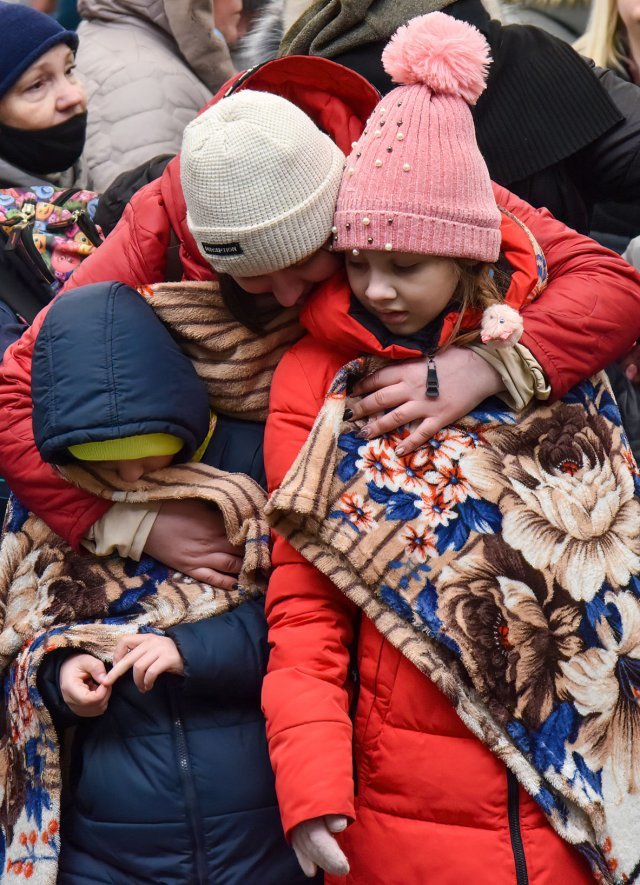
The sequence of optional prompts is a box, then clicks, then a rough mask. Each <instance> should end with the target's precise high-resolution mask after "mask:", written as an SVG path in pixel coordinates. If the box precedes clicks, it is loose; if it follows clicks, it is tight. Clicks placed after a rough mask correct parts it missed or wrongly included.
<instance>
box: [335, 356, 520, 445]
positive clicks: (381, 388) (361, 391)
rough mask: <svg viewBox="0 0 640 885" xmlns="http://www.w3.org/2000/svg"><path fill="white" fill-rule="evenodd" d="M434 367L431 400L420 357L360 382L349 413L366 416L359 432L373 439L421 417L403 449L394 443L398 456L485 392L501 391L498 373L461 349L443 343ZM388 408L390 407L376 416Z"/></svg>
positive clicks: (469, 408)
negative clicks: (437, 387) (435, 380)
mask: <svg viewBox="0 0 640 885" xmlns="http://www.w3.org/2000/svg"><path fill="white" fill-rule="evenodd" d="M436 366H437V370H438V380H439V382H440V396H438V397H433V398H431V397H428V396H426V394H425V385H426V378H427V361H426V359H424V357H421V358H419V359H414V360H404V361H403V362H400V363H394V365H392V366H385V367H384V368H383V369H378V371H377V372H373V374H371V375H369V376H368V377H367V378H363V379H362V380H361V381H359V382H358V383H357V384H356V386H355V387H354V391H353V393H354V396H362V399H361V400H360V401H359V402H358V401H356V402H355V404H354V405H353V406H352V410H351V411H352V412H353V417H354V419H357V418H366V417H369V419H370V420H369V421H368V423H367V424H366V425H365V426H364V427H363V428H362V430H361V431H360V432H361V434H362V435H363V436H366V438H367V439H372V438H373V437H374V436H380V435H381V434H382V433H390V432H391V431H392V430H395V429H396V428H398V427H401V426H402V425H403V424H409V423H410V422H411V421H416V420H420V422H421V423H420V424H419V425H418V426H417V427H416V428H415V430H414V431H413V432H412V433H411V434H410V435H409V436H408V437H407V438H406V439H404V440H403V441H402V451H401V447H400V446H398V447H396V452H397V454H399V455H406V454H409V452H413V451H415V450H416V449H417V448H419V447H420V446H423V445H425V443H427V442H428V441H429V440H430V439H431V437H432V436H433V435H434V433H437V432H438V430H442V428H443V427H447V426H448V425H449V424H453V423H454V422H455V421H457V420H458V419H459V418H462V417H463V416H464V415H467V414H468V413H469V412H471V411H472V410H473V409H474V408H475V407H476V406H477V405H478V404H479V403H481V402H482V401H483V400H485V399H486V398H487V397H488V396H494V395H495V394H496V393H500V392H501V391H502V390H504V384H503V383H502V378H501V377H500V375H499V373H498V372H496V370H495V369H494V368H492V367H491V366H490V365H489V363H488V362H486V360H483V359H482V357H481V356H478V355H477V354H476V353H474V352H473V351H472V350H468V349H467V348H465V347H448V348H447V349H446V350H445V351H444V352H443V353H439V354H438V355H437V356H436ZM387 409H391V410H392V411H389V412H387V414H385V415H382V416H381V417H376V416H377V415H378V413H380V412H384V411H386V410H387ZM371 416H374V417H373V418H372V417H371Z"/></svg>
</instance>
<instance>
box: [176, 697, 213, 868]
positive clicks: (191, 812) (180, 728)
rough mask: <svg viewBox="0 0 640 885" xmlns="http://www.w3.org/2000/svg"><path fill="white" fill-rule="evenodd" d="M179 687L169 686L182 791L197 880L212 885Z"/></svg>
mask: <svg viewBox="0 0 640 885" xmlns="http://www.w3.org/2000/svg"><path fill="white" fill-rule="evenodd" d="M176 692H177V689H176V687H175V686H174V685H169V686H168V687H167V693H168V695H169V703H170V705H171V720H172V724H173V735H174V738H175V743H176V754H177V757H178V770H179V772H180V781H181V782H182V792H183V795H184V804H185V809H186V812H187V822H188V825H189V829H190V830H191V836H192V839H193V849H194V860H195V868H196V878H195V881H196V882H197V883H198V885H211V883H210V880H209V879H208V878H207V862H206V856H205V848H204V832H203V829H202V815H201V813H200V807H199V803H198V794H197V792H196V787H195V784H194V781H193V772H192V770H191V760H190V759H189V748H188V747H187V738H186V735H185V731H184V723H183V721H182V716H181V715H180V711H179V709H178V699H177V694H176Z"/></svg>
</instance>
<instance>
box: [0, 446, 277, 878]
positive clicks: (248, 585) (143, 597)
mask: <svg viewBox="0 0 640 885" xmlns="http://www.w3.org/2000/svg"><path fill="white" fill-rule="evenodd" d="M66 473H67V475H68V478H69V479H71V480H73V481H75V482H76V483H77V484H78V485H81V486H82V487H83V488H86V489H87V490H88V491H91V492H93V493H94V494H96V495H100V496H102V497H106V498H110V499H112V500H118V501H131V502H140V501H162V500H166V499H168V498H171V499H175V498H197V499H199V500H203V501H208V502H211V503H214V504H216V506H217V507H219V508H220V511H221V512H222V515H223V517H224V521H225V526H226V530H227V536H228V538H229V540H230V541H231V542H232V543H233V544H238V545H244V547H245V555H244V561H243V567H242V571H241V572H240V575H239V578H238V585H237V589H235V590H233V591H224V590H219V589H217V588H213V587H210V586H208V585H206V584H201V583H199V582H197V581H195V580H193V579H192V578H188V577H186V576H185V575H182V574H179V573H177V572H172V571H170V570H169V569H167V568H166V567H165V566H163V565H162V564H161V563H158V562H156V561H155V560H152V559H150V558H149V557H147V558H143V559H142V560H141V561H140V562H134V561H133V560H128V559H122V558H121V557H119V556H111V557H108V558H104V559H98V558H97V557H94V556H89V555H83V554H79V553H75V552H74V551H73V550H71V548H70V547H68V546H67V545H66V544H65V543H64V542H63V541H62V539H61V538H59V537H58V536H57V535H55V534H54V533H53V532H52V531H51V530H50V529H49V528H48V527H47V526H46V525H45V524H44V522H42V520H40V519H38V518H37V517H36V516H34V515H33V514H31V513H28V512H27V511H26V510H24V509H23V508H22V507H21V506H20V504H19V503H18V502H17V501H13V503H12V508H11V512H10V514H9V517H8V522H7V524H6V532H5V536H4V539H3V543H2V547H1V548H0V667H1V669H2V673H3V687H4V723H5V728H4V729H3V731H4V734H3V737H2V741H1V742H0V827H1V829H0V870H1V871H2V872H0V879H1V880H2V881H3V882H5V881H7V882H9V881H14V880H19V879H22V878H25V879H30V880H32V881H33V882H34V883H38V885H44V883H47V885H49V883H55V881H56V878H57V866H58V855H59V852H60V831H59V830H60V790H61V773H60V747H59V742H58V737H57V734H56V730H55V728H54V726H53V723H52V721H51V717H50V715H49V712H48V711H47V709H46V707H45V706H44V705H43V703H42V698H41V696H40V693H39V691H38V686H37V673H38V667H39V665H40V662H41V661H42V658H43V656H44V655H45V654H48V653H50V652H52V651H54V650H55V649H59V648H82V649H83V651H86V652H88V653H90V654H93V655H95V656H96V657H100V658H102V659H103V660H105V661H110V660H111V658H112V655H113V650H114V648H115V645H116V643H117V642H118V640H119V639H120V638H121V637H122V636H123V635H124V634H127V633H137V632H146V631H149V630H155V631H157V630H160V631H161V630H163V629H166V628H167V627H170V626H172V625H174V624H178V623H185V622H194V621H199V620H203V619H205V618H210V617H213V616H214V615H219V614H222V613H224V612H226V611H229V610H230V609H231V608H233V607H234V606H236V605H239V604H240V603H242V602H244V601H245V600H246V599H251V598H254V597H256V596H258V595H259V594H261V593H262V592H263V591H264V584H265V581H266V576H267V574H268V571H269V567H270V557H269V529H268V526H267V524H266V522H265V520H264V518H263V515H262V510H263V507H264V502H265V494H264V492H263V490H262V489H261V488H260V487H259V486H258V485H257V483H255V482H254V481H253V480H251V479H250V478H249V477H247V476H242V475H239V474H227V473H223V472H221V471H219V470H215V469H214V468H213V467H207V466H205V465H202V464H184V465H179V466H176V467H168V468H166V469H164V470H159V471H156V472H155V473H154V474H150V475H149V476H147V477H144V478H143V480H142V481H141V482H139V483H136V484H135V486H130V485H127V484H125V483H123V482H122V481H120V480H119V478H118V477H117V475H116V474H113V473H110V472H107V471H103V472H102V473H97V472H96V473H89V472H88V471H85V470H83V469H82V468H79V467H75V468H68V469H67V471H66ZM141 483H142V484H141Z"/></svg>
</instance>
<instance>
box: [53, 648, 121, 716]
mask: <svg viewBox="0 0 640 885" xmlns="http://www.w3.org/2000/svg"><path fill="white" fill-rule="evenodd" d="M106 675H107V670H106V668H105V666H104V663H103V661H101V660H100V659H99V658H94V656H93V655H74V656H73V657H72V658H67V660H66V661H65V662H64V663H63V664H62V666H61V667H60V692H61V694H62V697H63V699H64V702H65V704H66V705H67V707H69V709H70V710H71V712H72V713H75V715H76V716H101V715H102V714H103V713H104V711H105V710H106V709H107V704H108V703H109V698H110V697H111V688H110V687H109V686H106V685H104V684H103V680H104V679H105V677H106Z"/></svg>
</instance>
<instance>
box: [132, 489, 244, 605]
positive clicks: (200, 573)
mask: <svg viewBox="0 0 640 885" xmlns="http://www.w3.org/2000/svg"><path fill="white" fill-rule="evenodd" d="M144 550H145V553H148V554H149V556H153V557H154V559H158V560H160V562H163V563H164V564H165V565H168V566H169V568H172V569H175V571H178V572H182V573H183V574H185V575H190V576H191V577H192V578H195V580H196V581H202V583H203V584H211V585H212V586H213V587H220V588H222V589H224V590H232V589H233V585H234V584H235V583H236V581H237V580H238V578H237V575H238V572H239V571H240V569H241V568H242V559H241V557H242V554H243V550H242V549H241V548H239V547H234V546H233V544H230V543H229V541H228V540H227V534H226V531H225V527H224V520H223V519H222V514H221V513H220V511H219V510H217V509H215V508H213V507H209V506H208V505H207V504H204V503H203V502H202V501H165V503H164V504H163V505H162V507H161V508H160V512H159V513H158V515H157V516H156V519H155V522H154V523H153V526H152V528H151V531H150V532H149V537H148V538H147V543H146V544H145V546H144Z"/></svg>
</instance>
